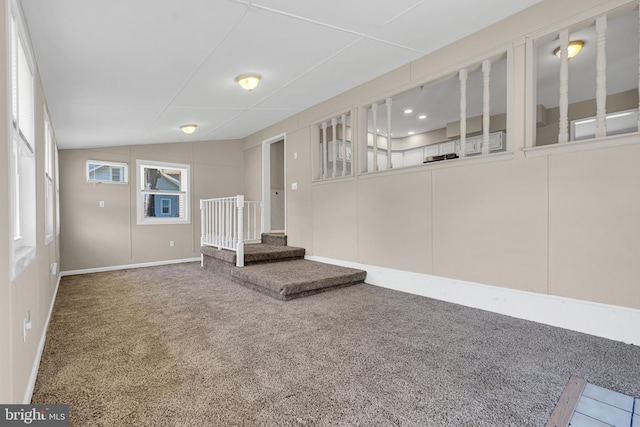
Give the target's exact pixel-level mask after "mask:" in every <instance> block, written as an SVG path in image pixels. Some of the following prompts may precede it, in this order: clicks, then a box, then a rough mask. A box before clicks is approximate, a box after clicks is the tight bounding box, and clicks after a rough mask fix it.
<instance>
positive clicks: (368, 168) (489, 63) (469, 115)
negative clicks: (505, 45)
mask: <svg viewBox="0 0 640 427" xmlns="http://www.w3.org/2000/svg"><path fill="white" fill-rule="evenodd" d="M485 63H486V64H485ZM485 79H486V81H485ZM462 81H463V82H462ZM485 86H486V87H487V88H488V90H487V91H486V92H487V96H488V98H487V100H488V119H489V122H488V123H489V126H488V133H487V147H488V149H487V152H497V151H504V150H505V149H506V124H507V117H506V112H507V55H506V54H499V55H496V56H495V57H492V58H490V59H487V60H485V61H483V62H480V63H475V64H472V65H470V66H467V67H465V68H463V69H461V70H459V71H458V72H454V73H451V74H449V75H447V76H443V77H442V78H440V79H438V80H435V81H432V82H428V83H425V84H423V85H421V86H419V87H416V88H414V89H412V90H409V91H407V92H404V93H401V94H399V95H396V96H394V97H393V98H387V99H384V100H379V101H377V102H374V103H372V104H371V105H369V106H366V108H365V109H364V111H363V113H364V117H365V120H366V125H365V126H366V132H363V134H366V136H364V137H363V145H366V151H364V153H366V156H367V162H366V164H363V165H361V168H360V170H361V171H362V172H376V171H383V170H386V169H388V168H389V166H391V167H392V168H394V169H396V168H402V167H409V166H416V165H420V164H423V163H427V162H430V161H435V160H444V159H447V158H456V157H458V156H461V155H462V154H461V153H460V151H461V150H460V146H461V140H462V139H464V140H465V154H464V155H465V156H475V155H481V154H482V153H483V141H484V137H485V135H484V113H485ZM463 90H464V94H465V96H464V113H465V114H464V116H465V124H466V132H465V134H464V136H462V135H460V133H461V132H460V130H461V126H460V123H461V92H462V91H463ZM389 122H390V125H391V128H390V132H389ZM374 141H375V142H377V144H374ZM389 145H391V158H390V159H389V156H388V152H389ZM364 153H363V155H364ZM389 160H391V162H389Z"/></svg>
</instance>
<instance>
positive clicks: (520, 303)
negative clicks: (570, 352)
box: [305, 256, 640, 345]
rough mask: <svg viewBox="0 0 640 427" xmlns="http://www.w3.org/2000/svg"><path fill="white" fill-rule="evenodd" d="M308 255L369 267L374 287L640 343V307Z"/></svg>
mask: <svg viewBox="0 0 640 427" xmlns="http://www.w3.org/2000/svg"><path fill="white" fill-rule="evenodd" d="M305 258H306V259H309V260H312V261H318V262H324V263H328V264H335V265H340V266H344V267H352V268H358V269H361V270H365V271H366V272H367V278H366V282H367V283H369V284H371V285H376V286H380V287H384V288H389V289H395V290H397V291H401V292H407V293H411V294H415V295H421V296H425V297H429V298H434V299H438V300H442V301H447V302H452V303H455V304H460V305H464V306H467V307H473V308H479V309H482V310H487V311H491V312H494V313H499V314H504V315H507V316H512V317H517V318H520V319H526V320H531V321H534V322H538V323H544V324H546V325H551V326H557V327H560V328H565V329H570V330H572V331H577V332H583V333H586V334H590V335H595V336H599V337H603V338H608V339H611V340H615V341H622V342H624V343H627V344H634V345H640V328H638V325H640V310H637V309H633V308H628V307H620V306H615V305H607V304H600V303H596V302H591V301H583V300H578V299H572V298H565V297H560V296H555V295H546V294H538V293H535V292H526V291H520V290H516V289H508V288H502V287H499V286H490V285H483V284H480V283H474V282H466V281H464V280H456V279H448V278H445V277H438V276H431V275H429V274H420V273H412V272H408V271H402V270H395V269H391V268H384V267H378V266H374V265H366V264H360V263H356V262H349V261H342V260H337V259H332V258H324V257H319V256H306V257H305Z"/></svg>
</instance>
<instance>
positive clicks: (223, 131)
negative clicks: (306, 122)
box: [205, 109, 300, 139]
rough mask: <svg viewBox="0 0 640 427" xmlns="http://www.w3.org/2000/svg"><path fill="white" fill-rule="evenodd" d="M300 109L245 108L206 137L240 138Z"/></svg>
mask: <svg viewBox="0 0 640 427" xmlns="http://www.w3.org/2000/svg"><path fill="white" fill-rule="evenodd" d="M298 112H300V110H287V109H279V110H275V109H267V110H261V109H252V110H245V111H243V112H241V113H240V114H238V116H237V117H236V118H234V119H233V120H231V121H229V122H228V123H226V124H224V125H222V126H221V127H219V128H217V129H216V130H214V131H213V132H211V133H209V135H207V137H208V138H205V139H238V138H243V137H245V136H247V135H251V134H253V133H255V132H258V131H260V130H262V129H264V128H266V127H268V126H270V125H271V124H273V123H277V122H279V121H281V120H284V119H286V118H287V117H291V116H293V115H294V114H296V113H298Z"/></svg>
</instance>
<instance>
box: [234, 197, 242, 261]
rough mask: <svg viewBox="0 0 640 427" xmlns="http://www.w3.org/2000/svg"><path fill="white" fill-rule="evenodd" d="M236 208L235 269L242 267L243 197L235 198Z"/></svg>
mask: <svg viewBox="0 0 640 427" xmlns="http://www.w3.org/2000/svg"><path fill="white" fill-rule="evenodd" d="M236 208H237V210H238V221H237V227H238V232H237V233H236V236H237V239H238V244H237V249H236V267H244V230H243V218H244V196H243V195H239V196H237V197H236Z"/></svg>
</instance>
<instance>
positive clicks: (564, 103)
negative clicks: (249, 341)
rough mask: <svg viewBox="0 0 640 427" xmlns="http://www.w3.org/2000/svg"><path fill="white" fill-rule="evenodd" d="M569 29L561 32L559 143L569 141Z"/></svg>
mask: <svg viewBox="0 0 640 427" xmlns="http://www.w3.org/2000/svg"><path fill="white" fill-rule="evenodd" d="M568 49H569V30H564V31H562V32H561V33H560V103H559V107H560V127H559V131H558V143H563V142H567V141H569V50H568Z"/></svg>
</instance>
